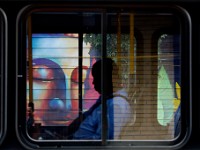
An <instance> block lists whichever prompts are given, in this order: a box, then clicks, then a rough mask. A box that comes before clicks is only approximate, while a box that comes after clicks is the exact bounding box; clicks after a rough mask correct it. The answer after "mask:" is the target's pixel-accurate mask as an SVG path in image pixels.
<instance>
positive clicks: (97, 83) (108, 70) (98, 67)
mask: <svg viewBox="0 0 200 150" xmlns="http://www.w3.org/2000/svg"><path fill="white" fill-rule="evenodd" d="M102 61H103V63H104V67H105V68H104V69H103V68H102ZM114 66H116V64H115V62H114V61H113V60H112V59H111V58H105V59H102V60H99V61H97V62H96V63H95V64H94V65H93V67H92V76H93V84H94V88H95V90H96V91H97V92H99V93H100V94H102V82H104V84H105V86H104V89H103V91H104V92H105V94H106V95H109V94H112V93H113V83H112V75H113V67H114ZM102 70H104V72H102ZM103 73H104V76H103ZM102 77H103V78H102Z"/></svg>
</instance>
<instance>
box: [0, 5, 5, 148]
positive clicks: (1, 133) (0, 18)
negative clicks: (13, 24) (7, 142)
mask: <svg viewBox="0 0 200 150" xmlns="http://www.w3.org/2000/svg"><path fill="white" fill-rule="evenodd" d="M0 24H1V25H0V26H1V28H0V36H1V37H0V42H1V47H0V50H1V52H0V53H1V54H0V57H1V58H0V60H1V66H0V71H1V73H0V74H1V81H0V84H1V85H0V86H1V87H0V88H1V91H0V92H1V98H0V110H1V114H0V115H1V116H0V119H1V122H0V145H1V144H2V143H3V140H4V138H5V136H6V132H7V17H6V14H5V12H4V10H3V9H1V8H0Z"/></svg>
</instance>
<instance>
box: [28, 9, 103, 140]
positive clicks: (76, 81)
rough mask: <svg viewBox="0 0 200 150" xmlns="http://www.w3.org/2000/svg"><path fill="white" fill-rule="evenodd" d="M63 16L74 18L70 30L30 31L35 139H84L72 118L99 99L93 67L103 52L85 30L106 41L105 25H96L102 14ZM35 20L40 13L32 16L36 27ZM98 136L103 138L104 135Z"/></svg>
mask: <svg viewBox="0 0 200 150" xmlns="http://www.w3.org/2000/svg"><path fill="white" fill-rule="evenodd" d="M54 15H55V14H54ZM58 16H59V15H58ZM64 16H65V18H66V19H67V18H68V19H69V20H70V21H69V23H68V24H66V25H65V28H66V33H59V32H57V33H50V32H49V33H42V32H40V33H37V32H36V33H34V28H36V27H34V26H33V27H32V29H33V33H31V34H30V35H29V34H28V35H27V62H28V64H27V71H26V73H27V94H26V95H27V113H28V114H27V129H28V135H29V136H30V137H31V138H33V139H36V140H57V139H68V140H77V139H84V134H83V133H82V132H81V131H80V132H81V133H80V134H78V132H79V131H77V133H76V136H75V129H76V127H75V125H74V124H73V123H74V122H73V121H74V120H76V119H77V118H79V119H81V121H82V119H83V116H84V113H85V112H86V111H87V110H89V109H90V107H91V106H92V105H93V104H94V103H95V102H96V100H97V99H98V98H99V93H98V92H96V91H95V90H94V86H93V84H92V82H93V77H92V74H91V68H92V65H93V64H94V63H95V61H96V60H97V59H98V58H99V57H100V56H101V53H97V52H95V51H93V50H92V49H91V44H90V43H89V42H88V41H87V39H88V38H90V37H87V35H86V34H85V33H84V29H86V31H88V32H96V35H94V36H98V38H99V40H100V41H101V39H100V38H101V27H100V26H96V23H98V22H101V15H100V14H95V13H68V14H67V13H66V14H65V15H64ZM71 18H73V19H71ZM34 21H37V15H36V16H33V17H32V25H35V22H34ZM98 24H99V23H98ZM73 26H74V27H73ZM94 26H96V27H95V29H93V28H94ZM72 28H73V29H72ZM58 30H59V29H58ZM50 31H51V30H50ZM68 31H74V32H68ZM75 31H76V32H75ZM30 36H31V38H30ZM99 119H100V121H101V117H100V118H99ZM100 124H101V122H100ZM80 128H81V127H80ZM72 131H73V132H72ZM99 133H101V132H99ZM82 136H83V137H82ZM96 139H101V134H100V135H99V137H98V138H96Z"/></svg>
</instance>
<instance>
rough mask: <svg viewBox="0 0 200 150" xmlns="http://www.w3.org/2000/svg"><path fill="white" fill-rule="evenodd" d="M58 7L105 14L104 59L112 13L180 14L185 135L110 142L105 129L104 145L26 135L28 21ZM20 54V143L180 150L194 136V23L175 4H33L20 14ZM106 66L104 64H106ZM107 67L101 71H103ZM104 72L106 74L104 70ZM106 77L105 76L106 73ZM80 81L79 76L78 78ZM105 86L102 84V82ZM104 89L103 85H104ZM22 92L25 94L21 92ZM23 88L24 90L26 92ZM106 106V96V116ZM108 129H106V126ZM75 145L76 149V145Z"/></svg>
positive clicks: (17, 76)
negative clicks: (39, 139)
mask: <svg viewBox="0 0 200 150" xmlns="http://www.w3.org/2000/svg"><path fill="white" fill-rule="evenodd" d="M54 8H57V9H58V10H62V9H63V10H67V11H66V12H68V11H69V12H70V11H81V12H83V13H84V12H88V10H90V11H93V12H94V13H95V12H97V11H96V10H95V9H94V8H98V9H99V12H100V13H101V14H102V20H101V21H102V29H101V30H102V38H103V40H102V41H103V46H102V50H103V52H102V58H105V57H106V53H105V51H106V33H107V31H106V26H107V24H106V14H107V13H109V12H115V11H119V10H121V11H122V12H123V10H126V11H127V12H132V10H134V11H136V12H139V13H142V12H143V11H144V12H145V13H152V14H156V13H166V12H168V13H172V14H175V15H177V17H178V18H179V19H180V24H181V32H180V33H181V41H187V42H181V59H182V61H181V66H182V67H181V84H182V87H181V90H182V92H181V99H182V100H181V101H182V103H181V107H182V110H183V111H182V113H181V119H182V132H181V134H180V136H179V138H177V139H175V140H172V141H157V140H156V141H120V142H118V141H107V140H106V130H103V132H102V133H103V134H102V141H101V142H94V141H91V142H90V141H89V142H81V141H66V140H65V141H61V140H58V141H44V142H43V141H31V140H30V139H28V137H27V136H26V134H25V133H26V131H25V129H24V124H25V122H24V117H25V116H23V115H22V114H26V109H25V108H26V105H25V101H26V82H25V79H26V52H24V50H26V19H27V17H28V16H29V15H30V14H31V13H32V12H34V11H35V10H37V11H38V10H45V9H46V10H48V9H49V10H51V9H52V10H53V9H54ZM16 29H17V41H16V43H17V45H16V48H17V55H16V132H17V137H18V139H19V141H20V142H21V143H22V145H24V146H25V147H26V148H48V147H50V148H80V149H81V148H82V147H81V146H82V145H84V146H85V147H84V148H94V147H96V146H99V148H102V149H105V148H111V149H118V148H119V149H121V148H122V147H123V148H137V147H140V148H155V147H156V148H180V147H182V146H183V145H184V144H185V143H186V142H187V140H188V139H189V137H190V134H191V105H192V101H191V100H192V94H191V75H192V70H191V21H190V16H189V14H188V13H187V12H186V11H185V10H184V9H183V8H181V7H179V6H174V5H173V6H172V5H169V6H167V5H165V6H163V5H156V6H155V5H154V6H152V5H149V6H142V5H135V4H129V3H125V5H122V6H121V5H120V4H118V5H117V4H114V5H112V6H111V5H105V4H101V5H95V4H87V6H85V5H82V6H81V4H78V3H76V4H75V3H72V4H71V3H70V4H66V5H62V6H60V5H32V6H27V7H25V8H24V9H22V10H21V12H20V13H19V14H18V18H17V28H16ZM103 66H104V64H103ZM104 68H105V67H103V68H102V69H103V70H104ZM103 72H104V71H103ZM103 75H105V74H104V73H103ZM79 78H80V77H79ZM102 84H103V83H102ZM103 87H104V84H103ZM20 89H21V90H22V91H20ZM23 89H24V91H23ZM104 110H106V105H105V99H104V94H103V116H105V115H106V112H105V111H104ZM103 118H104V119H103V122H106V119H105V117H103ZM104 128H106V127H104ZM74 145H76V146H74Z"/></svg>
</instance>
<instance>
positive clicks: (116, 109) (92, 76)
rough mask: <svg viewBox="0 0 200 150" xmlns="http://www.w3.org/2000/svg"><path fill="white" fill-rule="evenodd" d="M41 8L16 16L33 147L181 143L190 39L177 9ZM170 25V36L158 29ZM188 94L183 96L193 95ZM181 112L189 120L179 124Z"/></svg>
mask: <svg viewBox="0 0 200 150" xmlns="http://www.w3.org/2000/svg"><path fill="white" fill-rule="evenodd" d="M42 7H44V8H40V9H39V8H38V9H37V6H33V7H30V8H27V11H28V12H29V13H28V14H27V11H22V12H21V13H20V14H19V17H18V19H19V20H18V30H19V31H18V32H19V34H18V36H19V38H18V39H19V40H18V42H19V45H18V53H19V54H18V58H17V61H18V68H17V70H18V72H19V73H18V74H23V75H22V76H21V78H20V79H18V80H19V81H18V85H17V86H18V89H23V90H22V91H23V92H21V91H20V92H17V94H18V97H17V104H18V105H17V107H18V108H17V116H18V118H17V124H18V126H17V127H18V128H17V133H18V135H19V136H18V138H19V139H20V140H22V143H25V145H27V146H28V147H31V148H37V147H46V146H49V144H50V146H57V147H58V146H63V147H65V146H66V147H67V146H82V145H87V146H91V147H92V146H94V145H95V146H97V145H98V146H104V145H106V146H120V145H122V146H125V145H127V143H128V145H137V146H141V143H143V144H144V145H151V146H153V145H159V144H160V145H162V146H166V145H173V144H174V143H177V141H176V139H177V138H178V136H177V135H178V134H177V133H175V132H177V131H178V133H181V135H182V136H183V135H184V134H185V132H187V131H186V130H185V127H186V125H185V122H186V121H187V117H186V116H184V115H182V114H184V113H183V112H184V111H183V110H185V111H186V110H187V109H181V107H180V95H182V93H181V92H180V87H181V82H180V80H182V78H187V76H183V77H182V74H181V71H182V64H181V61H182V57H181V55H180V52H182V51H185V49H184V48H183V47H187V43H182V42H181V38H180V37H182V36H183V37H184V34H183V35H182V32H181V30H182V29H183V28H181V23H182V22H181V19H179V18H178V17H177V16H178V15H179V13H178V15H177V14H174V13H175V12H176V11H175V12H174V11H172V12H171V11H170V9H166V12H165V13H153V12H154V11H157V10H156V9H152V10H151V8H149V9H145V8H143V7H141V10H140V11H138V9H136V10H135V11H134V9H133V10H130V9H129V8H126V7H125V8H123V9H122V8H115V9H111V8H110V7H108V8H104V7H103V8H102V9H97V10H93V9H89V8H84V9H80V8H77V9H69V10H68V9H67V8H68V7H67V6H66V8H65V7H59V6H55V7H53V6H51V7H50V6H48V7H45V6H42ZM134 8H135V7H134ZM143 9H144V11H142V10H143ZM150 10H151V11H153V12H151V11H150ZM146 11H147V12H148V13H147V12H146ZM158 12H159V11H158ZM147 14H148V15H147ZM158 20H159V21H158ZM166 29H168V30H167V31H169V30H171V31H173V32H172V33H173V34H160V33H165V31H166ZM186 29H187V28H186ZM186 29H185V30H186ZM185 30H184V31H185ZM159 31H161V32H159ZM158 32H159V34H157V36H155V34H156V33H158ZM170 33H171V32H170ZM174 33H175V34H174ZM20 40H22V41H20ZM182 44H186V45H184V46H182V49H180V47H181V45H182ZM184 59H186V57H184ZM185 61H188V60H187V59H186V60H185ZM184 69H186V70H187V68H186V67H184ZM187 81H188V80H185V82H187ZM182 85H183V84H182ZM182 89H183V90H185V91H187V89H185V88H184V86H183V87H181V90H182ZM184 94H186V95H185V97H184V99H185V98H186V97H187V96H188V95H189V93H188V95H187V92H185V93H184ZM189 100H190V99H188V100H181V101H183V104H182V102H181V105H184V103H186V102H188V103H189ZM185 106H186V105H185ZM179 110H181V111H179ZM188 110H189V109H188ZM180 118H181V119H182V118H185V120H184V119H182V120H181V122H180V121H178V122H177V120H180ZM179 127H181V128H180V130H181V131H184V132H181V131H180V130H179ZM176 128H177V130H176ZM180 137H181V136H180ZM24 139H26V140H24ZM116 141H120V142H119V143H118V142H116ZM152 141H155V142H152ZM159 141H161V142H159ZM171 141H173V142H171ZM140 142H141V143H140ZM30 143H31V144H30ZM158 143H159V144H158ZM76 144H77V145H76Z"/></svg>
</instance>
